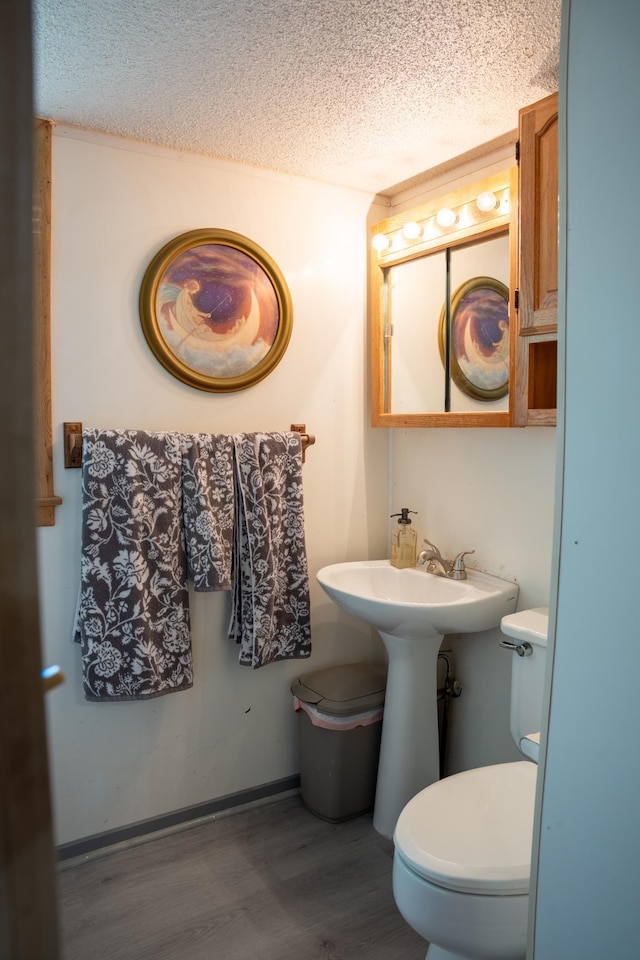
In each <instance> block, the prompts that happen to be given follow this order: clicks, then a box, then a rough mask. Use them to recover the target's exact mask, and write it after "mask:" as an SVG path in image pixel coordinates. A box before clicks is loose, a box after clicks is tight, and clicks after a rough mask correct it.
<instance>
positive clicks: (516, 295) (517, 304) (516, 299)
mask: <svg viewBox="0 0 640 960" xmlns="http://www.w3.org/2000/svg"><path fill="white" fill-rule="evenodd" d="M513 305H514V307H515V308H516V310H519V309H520V291H519V290H518V289H517V288H516V290H514V292H513Z"/></svg>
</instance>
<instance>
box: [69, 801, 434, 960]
mask: <svg viewBox="0 0 640 960" xmlns="http://www.w3.org/2000/svg"><path fill="white" fill-rule="evenodd" d="M392 854H393V847H392V844H391V842H390V841H388V840H385V839H384V838H382V837H380V836H379V835H378V834H377V833H376V832H375V830H374V829H373V825H372V820H371V817H370V816H363V817H358V818H356V819H354V820H349V821H346V822H345V823H341V824H330V823H325V822H324V821H322V820H319V819H318V818H317V817H314V816H313V815H312V814H311V813H309V811H308V810H307V809H306V808H305V807H304V805H303V803H302V801H301V799H300V798H299V797H298V796H295V797H289V798H287V799H284V800H280V801H277V802H275V803H271V804H268V805H266V806H261V807H257V808H254V809H251V810H247V811H244V812H242V813H238V814H235V815H233V816H229V817H226V818H223V819H220V820H216V821H213V822H209V823H207V824H204V825H201V826H198V827H194V828H192V829H190V830H186V831H183V832H181V833H177V834H173V835H171V836H168V837H163V838H161V839H157V840H154V841H151V842H149V843H145V844H142V845H140V846H136V847H132V848H130V849H128V850H123V851H119V852H117V853H113V854H110V855H109V856H106V857H102V858H100V859H97V860H93V861H89V862H86V863H82V864H80V865H75V866H73V867H69V868H67V869H64V870H61V872H60V874H59V877H58V894H59V902H60V915H61V926H62V939H63V951H62V955H63V960H151V958H153V960H361V958H362V960H364V958H367V960H423V958H424V955H425V951H426V944H425V942H424V941H423V940H421V938H420V937H418V936H417V934H415V933H414V932H413V930H411V928H410V927H408V926H407V924H406V923H405V922H404V920H403V919H402V917H401V916H400V914H399V913H398V911H397V909H396V906H395V903H394V900H393V894H392V890H391V862H392Z"/></svg>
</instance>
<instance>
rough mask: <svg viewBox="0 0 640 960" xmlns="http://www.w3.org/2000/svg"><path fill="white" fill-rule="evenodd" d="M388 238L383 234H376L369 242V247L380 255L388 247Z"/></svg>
mask: <svg viewBox="0 0 640 960" xmlns="http://www.w3.org/2000/svg"><path fill="white" fill-rule="evenodd" d="M389 243H390V241H389V237H387V236H385V234H384V233H376V234H375V236H374V237H373V238H372V240H371V246H372V247H373V249H374V250H377V251H378V253H382V251H383V250H386V249H387V247H388V246H389Z"/></svg>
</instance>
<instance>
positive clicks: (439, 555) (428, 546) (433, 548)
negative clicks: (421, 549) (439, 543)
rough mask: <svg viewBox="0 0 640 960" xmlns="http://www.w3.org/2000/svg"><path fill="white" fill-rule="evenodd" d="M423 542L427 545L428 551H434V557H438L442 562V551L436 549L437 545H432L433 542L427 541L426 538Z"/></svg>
mask: <svg viewBox="0 0 640 960" xmlns="http://www.w3.org/2000/svg"><path fill="white" fill-rule="evenodd" d="M422 542H423V543H424V544H425V546H426V547H427V549H430V550H432V551H433V555H434V557H437V558H438V559H439V560H442V556H441V554H440V551H439V550H438V548H437V547H436V545H435V543H431V540H427V538H426V537H425V538H424V540H423V541H422Z"/></svg>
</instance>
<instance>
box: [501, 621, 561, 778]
mask: <svg viewBox="0 0 640 960" xmlns="http://www.w3.org/2000/svg"><path fill="white" fill-rule="evenodd" d="M500 629H501V630H502V632H503V633H504V634H505V635H506V636H507V637H508V638H509V640H510V641H511V642H512V643H516V644H524V643H527V644H529V645H530V647H531V654H530V655H528V656H523V657H520V656H518V654H517V652H516V651H515V650H514V651H513V653H512V654H511V656H512V664H511V714H510V727H511V736H512V737H513V740H514V743H515V745H516V746H517V747H518V749H519V750H522V752H523V753H525V755H526V756H528V757H530V758H531V759H534V758H535V756H536V755H537V750H534V751H533V752H532V751H531V750H530V749H529V747H530V742H526V740H525V738H527V737H530V735H531V734H535V735H538V734H539V732H540V726H541V721H542V697H543V691H544V675H545V666H546V659H547V636H548V633H549V608H548V607H535V608H534V609H532V610H521V611H520V612H518V613H511V614H509V615H508V616H506V617H503V618H502V621H501V623H500ZM523 741H525V742H523Z"/></svg>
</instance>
